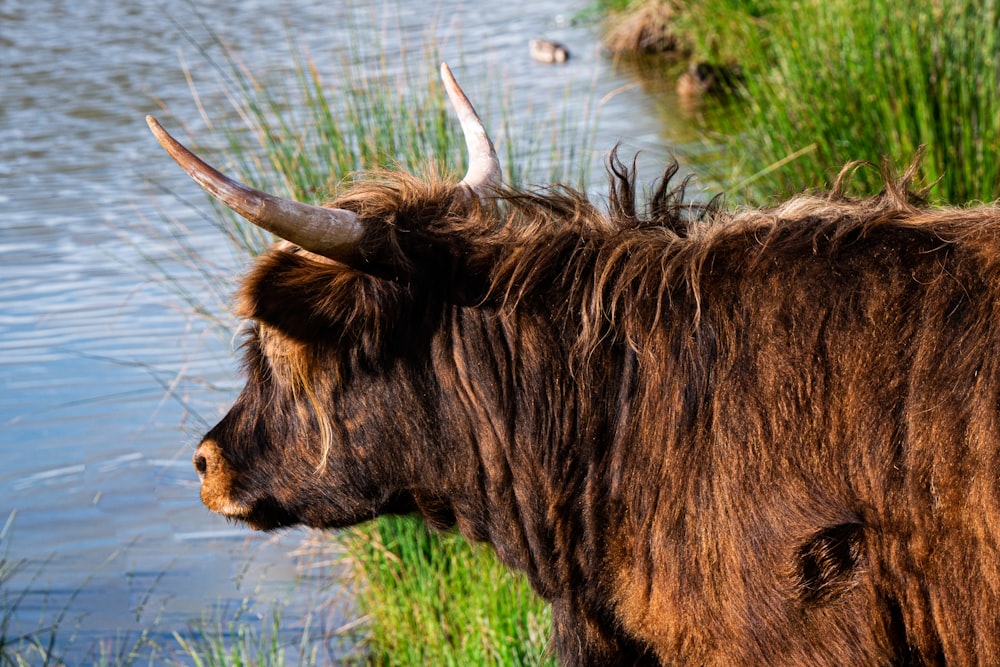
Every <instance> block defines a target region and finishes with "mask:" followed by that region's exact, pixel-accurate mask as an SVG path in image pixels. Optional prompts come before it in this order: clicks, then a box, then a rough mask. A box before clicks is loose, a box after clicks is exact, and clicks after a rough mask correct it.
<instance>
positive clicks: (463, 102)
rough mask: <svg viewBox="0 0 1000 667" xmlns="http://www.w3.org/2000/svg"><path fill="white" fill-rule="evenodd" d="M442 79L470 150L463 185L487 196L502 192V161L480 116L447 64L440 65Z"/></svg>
mask: <svg viewBox="0 0 1000 667" xmlns="http://www.w3.org/2000/svg"><path fill="white" fill-rule="evenodd" d="M441 79H442V80H443V81H444V89H445V90H446V91H448V99H450V100H451V106H452V107H454V108H455V112H456V113H457V114H458V119H459V120H460V121H461V123H462V132H463V133H464V134H465V144H466V146H467V147H468V150H469V170H468V171H467V172H466V174H465V178H463V179H462V184H463V185H467V186H468V187H470V188H472V190H473V191H474V192H476V193H477V194H487V193H489V192H490V191H491V190H495V189H497V188H499V187H500V185H501V182H502V180H503V172H502V170H501V169H500V159H499V158H497V152H496V149H494V148H493V142H492V141H490V137H489V135H488V134H486V128H484V127H483V122H482V121H481V120H479V114H477V113H476V110H475V109H474V108H473V107H472V104H471V103H470V102H469V98H468V97H466V96H465V93H463V92H462V89H461V88H460V87H459V85H458V83H457V82H456V81H455V77H454V76H452V74H451V69H449V67H448V64H447V63H441Z"/></svg>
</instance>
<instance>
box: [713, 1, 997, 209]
mask: <svg viewBox="0 0 1000 667" xmlns="http://www.w3.org/2000/svg"><path fill="white" fill-rule="evenodd" d="M703 9H704V14H705V15H706V19H708V20H710V16H711V10H710V8H703ZM765 9H766V11H764V12H762V13H760V14H758V15H755V16H750V15H748V16H747V18H746V22H747V24H748V25H753V26H755V29H754V30H751V31H748V32H747V33H746V38H745V39H744V40H743V41H742V45H743V52H744V55H743V57H742V58H741V64H742V65H743V67H744V70H745V73H746V90H745V100H744V101H745V106H741V107H739V108H737V109H736V110H734V113H733V114H731V115H730V120H731V121H734V122H730V123H729V124H728V125H726V126H723V127H721V128H720V129H721V137H717V138H715V139H720V140H721V141H722V143H723V144H724V145H725V146H726V148H727V150H728V151H729V153H730V156H731V158H732V159H731V160H730V161H729V164H730V168H731V171H730V173H729V178H728V180H729V181H730V182H731V183H734V186H733V188H732V190H733V192H734V194H736V195H737V197H738V198H747V199H759V198H760V193H761V192H769V193H777V192H783V193H787V192H790V191H793V190H798V189H801V188H802V187H804V186H817V187H818V186H822V185H824V183H823V181H824V177H823V176H824V174H827V175H828V174H830V173H835V172H836V171H837V170H838V169H839V167H840V166H842V165H843V164H845V163H847V162H849V161H852V160H868V161H871V162H875V163H878V162H879V161H881V159H882V158H883V156H884V157H887V158H888V159H889V160H891V161H892V162H893V163H895V164H897V165H905V164H908V163H909V162H910V160H911V159H913V157H914V155H915V154H916V153H917V150H918V148H919V147H920V146H926V156H925V158H924V161H923V171H922V176H923V178H924V180H925V181H927V182H936V186H935V189H934V190H933V196H934V197H935V198H936V199H940V200H943V201H946V202H952V203H962V202H966V201H972V200H980V201H990V200H993V199H994V198H996V197H997V195H998V192H1000V161H998V160H996V158H995V156H994V155H993V152H992V150H991V147H993V146H996V145H997V142H998V140H1000V84H998V82H1000V27H998V18H1000V16H998V12H1000V7H998V3H997V2H996V0H975V1H973V0H955V1H948V2H945V1H943V0H935V1H933V2H923V3H899V2H889V1H887V0H863V1H862V2H857V1H856V0H802V1H801V2H796V3H772V5H771V6H770V7H766V8H765ZM732 18H733V17H732V16H731V15H730V16H729V19H730V20H732ZM702 25H703V28H704V29H705V30H706V31H707V32H709V33H711V32H713V31H715V30H717V28H716V27H715V26H713V25H711V24H706V23H703V24H702ZM855 182H856V183H857V185H858V187H860V188H862V189H865V190H868V189H871V188H875V189H878V187H879V186H880V184H879V183H878V182H877V175H876V173H875V171H874V170H868V171H862V172H859V173H858V175H857V178H856V179H855Z"/></svg>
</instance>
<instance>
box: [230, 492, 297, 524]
mask: <svg viewBox="0 0 1000 667" xmlns="http://www.w3.org/2000/svg"><path fill="white" fill-rule="evenodd" d="M231 518H233V519H236V520H237V521H239V522H241V523H244V524H246V525H247V526H249V527H250V528H252V529H254V530H260V531H271V530H277V529H278V528H287V527H289V526H294V525H296V524H298V523H300V522H299V519H298V517H296V516H295V515H294V514H292V513H291V512H289V511H288V510H286V509H285V508H284V507H282V506H281V505H280V504H278V502H276V501H275V500H272V499H270V498H265V499H263V500H258V501H256V502H254V503H253V504H252V505H250V506H249V507H248V508H247V509H246V511H245V512H243V513H242V514H241V515H239V516H232V517H231Z"/></svg>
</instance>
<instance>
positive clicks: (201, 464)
mask: <svg viewBox="0 0 1000 667" xmlns="http://www.w3.org/2000/svg"><path fill="white" fill-rule="evenodd" d="M194 469H195V470H197V471H198V474H199V475H204V474H205V473H206V472H207V471H208V459H206V458H205V457H204V456H203V455H202V454H195V455H194Z"/></svg>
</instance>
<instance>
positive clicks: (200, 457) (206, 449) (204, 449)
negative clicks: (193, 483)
mask: <svg viewBox="0 0 1000 667" xmlns="http://www.w3.org/2000/svg"><path fill="white" fill-rule="evenodd" d="M217 455H218V453H217V447H216V445H215V443H214V442H212V441H211V440H204V441H203V442H202V443H201V444H200V445H198V449H196V450H195V451H194V456H193V457H192V459H191V461H192V463H194V469H195V470H196V471H197V472H198V478H199V479H201V480H203V481H204V479H205V475H206V474H207V473H208V469H209V466H211V465H212V461H213V460H214V459H215V457H216V456H217Z"/></svg>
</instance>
